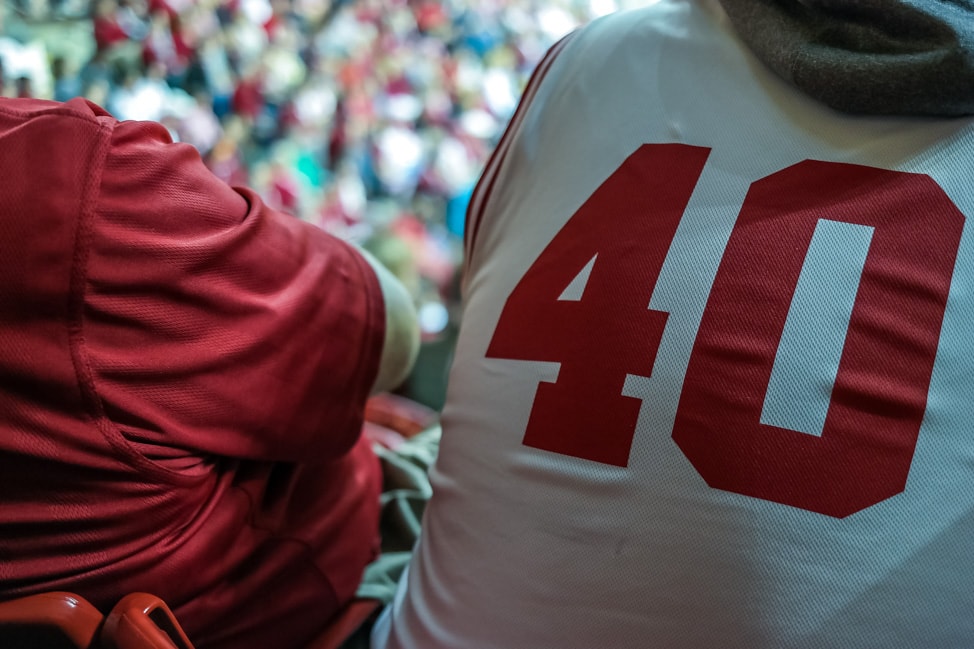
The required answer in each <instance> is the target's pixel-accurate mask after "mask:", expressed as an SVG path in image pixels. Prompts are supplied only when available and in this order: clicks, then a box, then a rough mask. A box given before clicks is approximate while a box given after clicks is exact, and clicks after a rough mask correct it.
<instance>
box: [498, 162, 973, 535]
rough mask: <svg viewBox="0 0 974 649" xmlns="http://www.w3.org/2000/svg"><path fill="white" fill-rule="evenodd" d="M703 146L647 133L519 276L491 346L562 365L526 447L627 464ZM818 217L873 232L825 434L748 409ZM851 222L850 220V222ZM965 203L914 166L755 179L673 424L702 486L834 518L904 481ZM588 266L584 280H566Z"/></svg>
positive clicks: (535, 415) (762, 382) (753, 405)
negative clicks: (960, 206)
mask: <svg viewBox="0 0 974 649" xmlns="http://www.w3.org/2000/svg"><path fill="white" fill-rule="evenodd" d="M708 154H709V150H708V149H705V148H700V147H692V146H687V145H681V144H659V145H644V146H642V147H641V148H639V149H638V150H637V151H636V152H635V153H633V154H632V155H631V156H630V157H629V158H628V159H627V160H626V161H625V162H624V163H623V164H622V165H621V166H620V167H619V169H617V170H616V171H615V173H613V174H612V175H611V176H610V177H609V178H608V179H607V180H606V181H605V182H604V183H603V184H602V185H601V186H600V187H599V188H598V189H597V190H596V191H595V193H594V194H592V196H591V197H590V198H589V199H588V200H587V201H586V202H585V204H584V205H582V207H581V208H579V210H578V211H577V212H576V213H575V214H574V215H573V216H572V217H571V219H569V221H568V222H567V223H566V224H565V226H564V227H563V228H562V229H561V230H560V231H559V232H558V234H557V235H556V236H555V238H554V239H553V240H552V241H551V243H550V244H549V245H548V246H547V247H546V248H545V249H544V251H542V253H541V255H540V256H539V257H538V259H537V260H536V261H535V263H534V264H533V265H532V266H531V267H530V268H529V269H528V271H527V273H526V274H525V275H524V277H523V278H522V279H521V281H520V282H519V283H518V284H517V286H516V287H515V289H514V291H513V292H512V293H511V295H510V297H509V298H508V300H507V303H506V304H505V306H504V310H503V312H502V313H501V317H500V321H499V323H498V326H497V329H496V331H495V333H494V336H493V338H492V340H491V342H490V346H489V347H488V350H487V356H488V357H492V358H507V359H520V360H540V361H552V362H558V363H560V364H561V369H560V370H559V374H558V380H557V382H555V383H541V384H539V386H538V391H537V394H536V396H535V400H534V405H533V407H532V410H531V414H530V417H529V420H528V423H527V429H526V431H525V435H524V444H525V445H527V446H531V447H535V448H539V449H544V450H548V451H552V452H555V453H561V454H564V455H570V456H574V457H578V458H583V459H587V460H592V461H595V462H602V463H606V464H613V465H616V466H626V465H627V464H628V460H629V451H630V447H631V445H632V440H633V435H634V434H635V429H636V423H637V420H638V418H639V410H640V407H641V403H642V402H641V401H640V400H639V399H636V398H632V397H627V396H624V395H623V394H622V392H623V384H624V382H625V380H626V376H627V375H629V374H634V375H640V376H650V375H651V373H652V368H653V364H654V362H655V358H656V353H657V351H658V349H659V345H660V341H661V338H662V334H663V329H664V327H665V325H666V321H667V315H668V314H666V313H664V312H661V311H654V310H650V309H649V308H648V304H649V300H650V297H651V296H652V293H653V289H654V288H655V285H656V282H657V280H658V278H659V274H660V271H661V269H662V266H663V261H664V259H665V258H666V255H667V252H668V250H669V247H670V244H671V242H672V240H673V238H674V235H675V233H676V229H677V226H678V225H679V223H680V219H681V218H682V216H683V212H684V210H685V209H686V206H687V203H688V202H689V200H690V195H691V193H692V192H693V189H694V187H695V186H696V183H697V180H698V179H699V177H700V174H701V172H702V170H703V167H704V164H705V163H706V160H707V156H708ZM819 219H829V220H831V221H839V222H847V223H856V224H859V225H865V226H870V227H872V228H873V234H872V239H871V242H870V244H869V252H868V255H867V256H866V258H865V263H864V266H863V269H862V275H861V279H860V283H859V287H858V290H857V293H856V295H855V302H854V305H853V307H852V313H851V317H850V320H849V326H848V331H847V333H846V336H845V342H844V345H843V347H842V353H841V358H840V360H839V367H838V372H837V374H836V377H835V382H834V386H833V388H832V393H831V400H830V402H829V406H828V411H827V413H826V415H825V422H824V427H823V430H822V434H821V436H815V435H808V434H805V433H802V432H797V431H794V430H790V429H787V428H780V427H776V426H773V425H769V424H765V423H762V422H761V408H762V404H763V403H764V398H765V393H766V391H767V389H768V384H769V381H770V377H771V371H772V367H773V365H774V361H775V355H776V353H777V350H778V345H779V342H780V340H781V336H782V331H783V329H784V326H785V319H786V316H787V315H788V309H789V306H790V304H791V301H792V298H793V295H794V293H795V288H796V285H797V283H798V278H799V273H800V272H801V269H802V264H803V262H804V259H805V255H806V253H807V251H808V249H809V245H810V242H811V239H812V235H813V233H814V231H815V227H816V225H817V223H818V221H819ZM852 219H854V220H852ZM963 224H964V216H963V215H962V214H961V213H960V212H959V211H958V210H957V208H956V207H955V206H954V204H953V203H952V202H951V201H950V199H949V198H948V197H947V195H946V194H945V193H944V192H943V190H942V189H941V188H940V187H939V186H938V185H937V184H936V183H935V182H934V181H933V179H931V178H930V177H928V176H925V175H919V174H910V173H905V172H897V171H888V170H883V169H876V168H872V167H864V166H858V165H850V164H840V163H828V162H818V161H811V160H806V161H804V162H801V163H798V164H796V165H793V166H791V167H788V168H786V169H783V170H782V171H779V172H777V173H774V174H772V175H770V176H767V177H765V178H762V179H761V180H758V181H756V182H755V183H753V184H752V185H751V187H750V189H749V191H748V194H747V197H746V199H745V201H744V204H743V206H742V207H741V211H740V214H739V216H738V219H737V221H736V223H735V225H734V229H733V232H732V233H731V237H730V239H729V241H728V244H727V248H726V250H725V252H724V256H723V258H722V260H721V263H720V267H719V269H718V272H717V276H716V278H715V280H714V284H713V287H712V288H711V291H710V295H709V298H708V301H707V306H706V309H705V310H704V314H703V318H702V320H701V323H700V329H699V331H698V333H697V337H696V340H695V342H694V345H693V350H692V352H691V355H690V362H689V365H688V368H687V373H686V378H685V380H684V384H683V390H682V393H681V397H680V403H679V406H678V409H677V415H676V420H675V423H674V427H673V431H672V436H673V440H674V441H675V442H676V444H677V445H678V446H679V448H680V449H681V451H682V452H683V454H684V455H685V456H686V457H687V459H688V460H689V461H690V463H691V464H692V465H693V466H694V468H695V469H696V470H697V471H698V472H699V474H700V475H701V476H702V477H703V478H704V480H705V481H706V482H707V483H708V484H709V485H710V486H712V487H715V488H718V489H723V490H726V491H731V492H735V493H740V494H744V495H747V496H752V497H755V498H761V499H764V500H769V501H773V502H778V503H783V504H786V505H791V506H794V507H800V508H802V509H807V510H811V511H815V512H819V513H822V514H827V515H830V516H836V517H843V516H847V515H849V514H852V513H854V512H857V511H860V510H862V509H865V508H866V507H869V506H871V505H874V504H876V503H879V502H881V501H883V500H885V499H887V498H890V497H891V496H893V495H895V494H897V493H900V492H901V491H903V489H904V487H905V485H906V478H907V474H908V473H909V469H910V464H911V462H912V459H913V452H914V448H915V446H916V442H917V435H918V434H919V429H920V424H921V422H922V419H923V414H924V411H925V409H926V399H927V392H928V389H929V385H930V376H931V373H932V371H933V363H934V359H935V357H936V353H937V345H938V342H939V337H940V328H941V324H942V321H943V316H944V311H945V309H946V304H947V294H948V292H949V290H950V281H951V276H952V273H953V267H954V262H955V259H956V255H957V250H958V247H959V245H960V236H961V231H962V228H963ZM580 268H584V269H585V270H584V272H583V276H584V275H586V274H587V277H585V278H584V281H585V283H584V291H583V292H580V290H579V292H576V293H572V294H570V295H569V294H567V293H568V291H567V290H566V286H571V285H572V280H573V279H574V278H575V276H576V275H577V274H578V273H579V269H580Z"/></svg>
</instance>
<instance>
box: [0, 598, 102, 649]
mask: <svg viewBox="0 0 974 649" xmlns="http://www.w3.org/2000/svg"><path fill="white" fill-rule="evenodd" d="M104 620H105V617H104V616H103V615H102V614H101V613H100V612H99V611H98V610H97V609H96V608H95V607H94V606H92V605H91V603H90V602H88V601H86V600H85V599H84V598H81V597H78V596H77V595H73V594H71V593H62V592H52V593H41V594H39V595H32V596H30V597H23V598H21V599H17V600H13V601H9V602H2V603H0V647H4V649H96V648H97V647H99V646H100V645H99V638H98V635H99V633H100V631H101V628H102V623H103V622H104Z"/></svg>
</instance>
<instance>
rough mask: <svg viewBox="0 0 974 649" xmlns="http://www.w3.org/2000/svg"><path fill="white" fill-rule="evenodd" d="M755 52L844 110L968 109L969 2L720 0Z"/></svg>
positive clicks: (973, 79)
mask: <svg viewBox="0 0 974 649" xmlns="http://www.w3.org/2000/svg"><path fill="white" fill-rule="evenodd" d="M720 3H721V5H723V7H724V10H725V11H726V12H727V15H728V16H729V17H730V20H731V23H732V24H733V25H734V27H735V29H736V30H737V32H738V33H739V34H740V35H741V37H742V38H743V39H744V41H745V42H746V43H747V44H748V45H749V47H750V48H751V49H752V50H753V51H754V53H755V54H756V55H757V57H758V58H759V59H761V60H762V61H763V62H764V63H765V64H766V65H768V66H769V67H770V68H771V69H772V70H774V71H775V72H776V73H777V74H778V75H780V76H781V77H783V78H784V79H786V80H787V81H789V82H791V83H792V84H793V85H795V86H796V87H798V88H799V89H800V90H802V91H803V92H805V93H806V94H808V95H811V96H812V97H814V98H816V99H818V100H819V101H822V102H824V103H826V104H828V105H829V106H831V107H833V108H835V109H837V110H840V111H843V112H847V113H859V114H872V115H927V116H960V115H972V114H974V0H720Z"/></svg>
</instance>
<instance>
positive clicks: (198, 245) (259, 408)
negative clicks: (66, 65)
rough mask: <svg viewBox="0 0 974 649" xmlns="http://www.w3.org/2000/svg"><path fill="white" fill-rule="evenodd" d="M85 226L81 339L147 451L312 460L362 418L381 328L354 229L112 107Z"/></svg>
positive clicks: (170, 456) (104, 393)
mask: <svg viewBox="0 0 974 649" xmlns="http://www.w3.org/2000/svg"><path fill="white" fill-rule="evenodd" d="M95 211H96V214H95V219H94V223H93V226H92V229H93V232H92V234H91V238H90V241H91V248H90V251H89V259H88V274H87V278H88V282H87V286H86V295H85V344H86V346H87V351H88V356H89V358H90V362H91V365H92V372H93V376H94V381H95V389H96V391H97V392H98V395H99V397H100V398H101V400H102V402H103V404H104V407H105V412H106V413H107V415H108V417H109V418H110V419H111V420H112V421H113V422H114V424H115V425H116V426H118V428H119V429H120V430H121V432H122V434H123V435H124V437H125V438H126V439H127V440H128V442H129V443H132V444H134V445H136V446H137V447H138V448H139V450H140V452H142V453H143V454H144V455H146V456H147V457H148V458H149V459H151V460H154V461H157V462H163V463H168V464H169V465H170V466H176V467H178V466H182V465H185V464H186V463H187V462H192V461H193V458H199V457H200V456H203V455H209V454H215V455H219V456H227V457H231V458H248V459H261V460H288V461H311V460H324V459H328V458H331V457H335V456H337V455H340V454H342V453H344V452H345V451H346V450H347V449H349V448H350V447H351V446H352V445H353V444H354V442H355V440H356V439H357V438H358V436H359V434H360V430H361V423H362V416H363V409H364V402H365V399H366V398H367V396H368V393H369V390H370V388H371V385H372V383H373V381H374V379H375V376H376V373H377V370H378V364H379V358H380V355H381V351H382V341H383V336H384V327H385V314H384V305H383V302H382V294H381V291H380V288H379V285H378V282H377V280H376V277H375V274H374V273H373V271H372V269H371V268H370V267H369V266H368V264H367V262H366V261H365V260H364V259H363V258H362V256H361V255H359V254H358V252H356V251H355V250H354V249H353V248H352V247H351V246H349V245H348V244H346V243H344V242H342V241H340V240H338V239H336V238H334V237H332V236H330V235H328V234H326V233H325V232H323V231H321V230H320V229H318V228H316V227H314V226H312V225H309V224H307V223H304V222H302V221H300V220H298V219H296V218H294V217H292V216H289V215H285V214H282V213H279V212H276V211H274V210H272V209H270V208H268V207H267V206H266V205H264V204H263V203H262V201H261V200H260V198H259V197H258V196H257V195H256V194H255V193H253V192H251V191H248V190H243V189H232V188H230V187H228V186H227V185H225V184H224V183H222V182H221V181H220V180H219V179H217V178H216V177H215V176H213V175H212V174H211V173H210V172H209V171H208V170H207V169H206V167H205V166H204V165H203V163H202V161H201V160H200V157H199V155H198V154H197V152H196V150H195V149H193V148H192V147H190V146H189V145H184V144H173V143H172V142H171V141H170V139H169V136H168V133H167V132H166V131H165V129H163V128H162V127H161V126H159V125H157V124H152V123H140V122H120V123H118V124H117V125H116V126H115V130H114V134H113V138H112V142H111V147H110V150H109V153H108V156H107V158H106V160H105V167H104V170H103V173H102V181H101V190H100V196H99V198H98V202H97V207H96V210H95Z"/></svg>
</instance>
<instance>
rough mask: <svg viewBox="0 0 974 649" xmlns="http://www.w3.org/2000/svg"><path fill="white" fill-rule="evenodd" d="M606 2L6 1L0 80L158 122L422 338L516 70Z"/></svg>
mask: <svg viewBox="0 0 974 649" xmlns="http://www.w3.org/2000/svg"><path fill="white" fill-rule="evenodd" d="M613 2H614V0H335V1H334V2H329V1H328V0H94V1H93V2H86V1H79V0H10V1H8V2H7V4H5V5H3V8H2V11H3V12H4V14H5V18H6V20H4V21H3V22H2V23H0V65H2V67H3V74H2V75H0V79H2V83H3V88H2V92H3V94H4V95H7V96H17V95H20V96H35V97H42V98H54V99H57V100H67V99H70V98H71V97H74V96H78V95H81V96H85V97H87V98H89V99H91V100H92V101H94V102H95V103H98V104H99V105H101V106H104V107H105V108H107V109H108V110H109V111H110V112H112V114H113V115H115V116H116V117H118V118H119V119H138V120H155V121H158V122H161V123H162V124H164V125H165V126H166V127H167V128H168V129H169V131H170V132H171V133H172V135H173V138H174V139H176V140H179V141H182V142H187V143H189V144H192V145H193V146H195V147H196V148H197V149H198V150H199V151H200V154H201V155H202V157H203V159H204V161H205V162H206V164H207V166H208V167H209V168H210V169H211V170H212V171H213V173H215V174H216V175H217V176H219V177H221V178H222V179H224V180H225V181H226V182H228V183H230V184H232V185H240V184H243V185H248V186H250V187H252V188H254V189H255V190H257V191H258V192H259V193H260V194H261V195H262V196H263V198H264V200H266V201H267V202H268V203H270V204H271V205H273V206H275V207H277V208H278V209H280V210H283V211H285V212H288V213H291V214H293V215H294V216H295V217H297V218H301V219H304V220H307V221H310V222H313V223H315V224H318V225H319V226H320V227H322V228H324V229H327V230H329V231H331V232H333V233H335V234H337V235H338V236H341V237H343V238H346V239H350V240H353V241H356V242H357V243H361V244H363V245H365V246H366V247H369V248H371V249H372V250H373V252H375V253H376V254H377V255H378V256H379V257H380V258H381V259H382V260H383V261H385V262H386V263H387V264H388V265H389V266H390V267H392V268H393V270H394V271H395V272H396V273H397V274H398V275H399V276H400V277H401V278H402V279H403V280H404V281H405V282H406V284H407V286H409V287H410V288H411V290H412V291H413V292H414V295H415V297H416V301H417V304H418V305H419V306H420V309H421V318H422V321H423V328H424V331H426V332H427V334H428V335H429V336H435V335H437V334H438V332H441V331H443V330H444V329H445V328H447V327H448V326H449V324H450V322H451V318H452V315H451V309H450V307H451V305H452V304H453V301H454V300H455V298H456V291H455V287H456V273H457V268H458V266H459V262H460V259H459V255H460V248H461V246H460V240H461V239H460V238H461V236H462V231H463V222H464V213H465V210H466V205H467V201H468V199H469V196H470V192H471V190H472V188H473V185H474V183H475V181H476V179H477V177H478V175H479V173H480V172H481V170H482V168H483V166H484V164H485V162H486V159H487V156H488V155H489V153H490V151H491V150H492V147H493V146H494V145H495V144H496V142H497V139H498V138H499V137H500V135H501V133H502V131H503V128H504V126H505V124H506V122H507V120H508V119H509V118H510V116H511V114H512V113H513V111H514V108H515V106H516V103H517V100H518V97H519V95H520V93H521V91H522V89H523V87H524V85H525V83H526V81H527V78H528V76H529V75H530V73H531V71H532V70H533V68H534V67H535V65H536V64H537V63H538V61H539V60H540V58H541V57H542V56H543V54H544V52H545V51H546V49H547V48H548V47H549V46H550V45H552V44H553V43H554V42H555V41H556V40H557V39H558V38H560V37H561V36H563V35H564V34H566V33H567V32H569V31H570V30H571V29H573V28H574V27H575V26H577V25H579V24H581V23H583V22H585V21H588V20H590V19H591V18H592V17H594V16H595V15H598V14H601V13H605V12H607V11H611V10H613V9H615V8H616V7H615V5H614V4H612V3H613ZM607 3H608V4H607ZM0 18H2V16H0ZM12 18H16V19H18V20H19V22H18V23H17V24H18V25H27V26H28V28H29V27H30V25H31V24H32V22H33V23H38V24H39V23H42V22H44V21H46V22H47V23H54V26H53V27H49V28H48V31H49V32H50V31H51V30H52V29H53V30H54V33H55V34H57V30H58V25H61V26H66V25H74V26H76V27H77V26H78V25H83V26H84V28H85V29H84V31H83V33H84V34H86V35H88V37H89V38H90V41H91V42H90V47H88V48H87V50H82V51H84V54H83V55H80V56H79V55H75V56H70V55H65V54H62V53H57V52H55V53H52V52H49V51H45V48H44V45H43V43H40V42H38V41H37V40H36V39H33V38H32V37H31V33H32V31H31V30H30V29H26V30H25V29H21V30H18V29H14V28H13V26H12V25H13V23H12V22H11V19H12ZM34 31H36V30H34ZM75 33H77V32H75ZM74 37H75V38H76V37H77V36H74ZM48 41H49V42H50V38H49V39H48ZM47 49H48V50H50V49H52V48H50V47H49V48H47ZM54 49H56V48H54Z"/></svg>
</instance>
